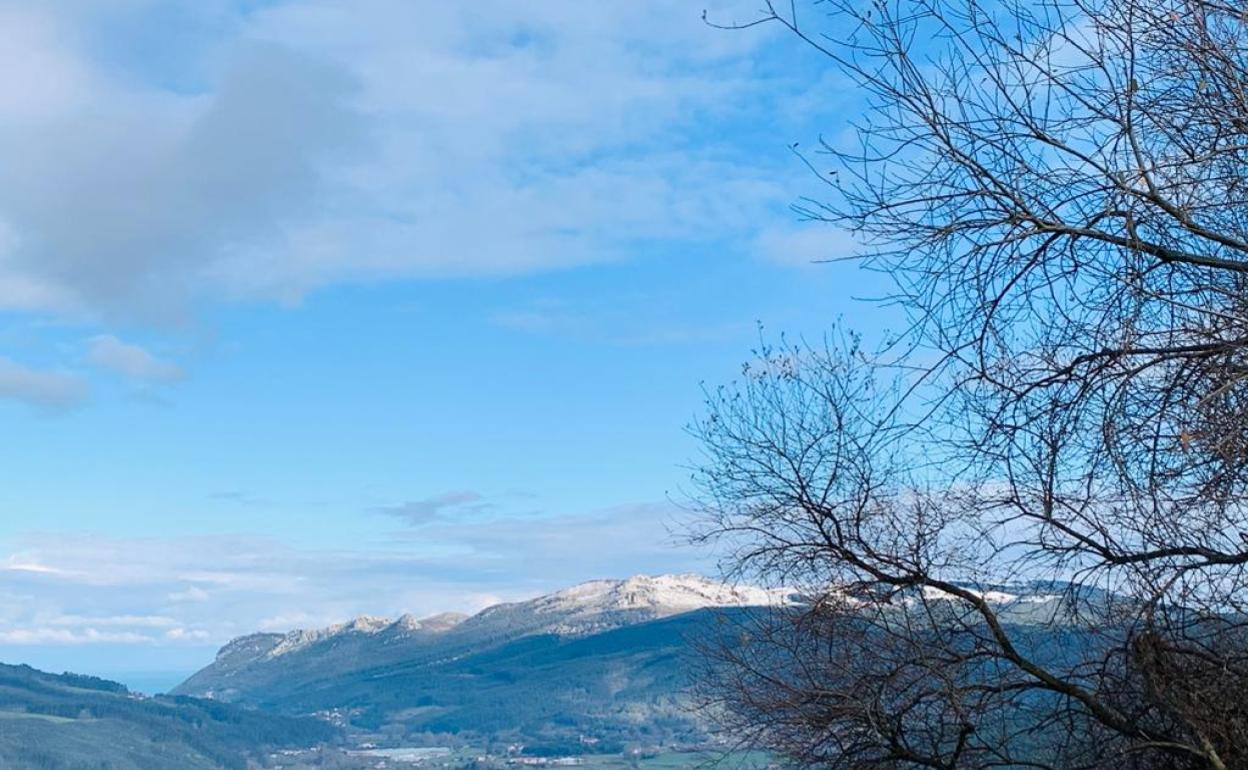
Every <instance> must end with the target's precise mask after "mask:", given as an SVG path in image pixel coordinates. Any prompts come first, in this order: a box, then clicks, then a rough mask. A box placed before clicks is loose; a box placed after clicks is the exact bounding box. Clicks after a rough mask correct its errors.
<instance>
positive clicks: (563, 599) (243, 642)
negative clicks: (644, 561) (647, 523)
mask: <svg viewBox="0 0 1248 770" xmlns="http://www.w3.org/2000/svg"><path fill="white" fill-rule="evenodd" d="M789 594H790V592H788V591H784V590H770V589H764V588H758V587H756V586H744V585H730V584H727V583H721V582H719V581H716V580H711V579H710V578H706V577H703V576H701V575H656V576H648V575H635V576H633V577H630V578H625V579H622V580H591V581H589V582H586V583H580V584H579V585H575V586H572V587H571V588H565V589H563V590H561V591H556V592H555V593H552V594H547V595H544V596H539V597H537V598H535V599H530V600H528V601H522V602H512V603H507V604H499V605H495V606H493V607H489V608H487V609H485V610H483V611H482V612H480V613H479V614H477V615H476V616H473V617H472V618H468V616H465V615H461V614H458V613H443V614H440V615H434V616H432V617H426V618H417V617H416V616H414V615H410V614H408V615H403V616H401V617H399V618H398V619H397V620H395V619H391V618H384V617H376V616H372V615H362V616H360V617H357V618H355V619H353V620H349V621H346V622H344V623H336V624H334V625H331V626H327V627H325V628H315V629H297V630H294V631H290V632H289V633H287V634H284V635H281V634H253V635H251V636H245V637H240V638H239V639H235V640H233V641H231V642H230V643H228V644H227V645H226V646H225V647H222V648H221V651H220V653H218V659H219V660H222V661H223V662H224V661H227V660H230V659H235V658H238V659H247V658H250V659H253V660H254V659H259V658H268V659H272V658H277V657H282V656H285V655H289V654H290V653H293V652H297V651H299V650H304V649H307V648H308V647H311V646H313V645H316V644H320V643H322V642H327V641H332V640H335V639H339V638H342V637H346V636H377V635H379V634H382V633H388V634H396V635H403V636H407V635H412V634H422V633H430V634H441V633H446V632H448V631H451V630H452V629H455V628H457V627H459V626H461V624H465V623H466V621H472V622H468V623H466V625H465V630H467V629H469V628H472V629H473V630H476V631H481V630H483V629H484V630H489V631H494V632H496V633H506V632H510V633H517V632H518V633H536V632H549V633H558V634H581V633H592V632H595V631H600V630H603V629H606V628H611V627H615V626H619V625H627V624H628V623H635V622H641V621H644V620H649V619H658V618H664V617H669V616H671V615H678V614H680V613H682V612H690V611H693V610H698V609H705V608H708V607H750V606H768V605H779V604H784V603H788V602H790V601H791V600H790V597H789Z"/></svg>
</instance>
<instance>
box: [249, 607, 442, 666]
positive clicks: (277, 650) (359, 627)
mask: <svg viewBox="0 0 1248 770" xmlns="http://www.w3.org/2000/svg"><path fill="white" fill-rule="evenodd" d="M457 617H462V616H457V615H455V614H454V613H443V614H441V615H434V616H432V617H428V618H424V619H418V618H416V617H415V616H414V615H403V616H401V617H400V618H399V619H398V620H392V619H390V618H385V617H380V616H377V615H361V616H359V617H357V618H355V619H353V620H349V621H347V622H346V623H335V624H334V625H332V626H327V627H325V628H315V629H306V630H305V629H299V630H295V631H291V632H290V633H288V634H286V635H285V636H283V637H282V640H281V641H280V642H278V643H277V644H276V645H275V646H274V647H273V648H272V649H271V650H269V651H268V652H267V653H266V657H269V658H276V657H278V656H280V655H287V654H289V653H292V652H294V651H296V650H301V649H303V648H305V647H308V646H310V645H313V644H317V643H318V642H323V641H325V640H327V639H332V638H334V637H338V636H345V635H348V634H367V635H370V636H371V635H375V634H379V633H381V632H382V631H386V630H388V629H394V630H396V631H400V632H414V631H433V632H437V631H445V630H447V629H449V628H451V627H453V626H454V625H455V622H456V621H455V620H454V619H455V618H457Z"/></svg>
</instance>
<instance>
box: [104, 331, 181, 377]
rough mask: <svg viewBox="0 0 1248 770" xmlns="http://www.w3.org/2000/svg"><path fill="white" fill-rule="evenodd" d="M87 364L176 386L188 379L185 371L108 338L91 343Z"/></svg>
mask: <svg viewBox="0 0 1248 770" xmlns="http://www.w3.org/2000/svg"><path fill="white" fill-rule="evenodd" d="M87 343H88V348H87V361H88V363H91V364H93V365H95V366H99V367H101V368H104V369H109V370H111V371H114V372H117V373H118V374H122V375H124V376H126V377H131V378H133V379H136V380H151V381H159V382H172V381H175V380H181V379H183V378H185V377H186V372H185V371H183V370H182V367H180V366H178V365H177V364H175V363H173V362H172V361H164V360H161V359H159V358H156V357H155V356H153V355H152V354H151V353H149V352H148V351H146V350H144V349H143V348H141V347H139V346H138V345H132V344H128V343H125V342H122V341H121V340H119V339H117V338H116V337H114V336H112V335H109V334H104V335H99V336H97V337H92V338H91V339H90V340H88V341H87Z"/></svg>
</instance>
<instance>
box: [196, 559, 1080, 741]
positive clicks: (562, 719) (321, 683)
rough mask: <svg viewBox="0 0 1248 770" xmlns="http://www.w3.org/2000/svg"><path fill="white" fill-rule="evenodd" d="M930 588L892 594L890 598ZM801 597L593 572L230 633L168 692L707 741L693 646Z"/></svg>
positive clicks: (382, 726) (470, 735) (995, 593)
mask: <svg viewBox="0 0 1248 770" xmlns="http://www.w3.org/2000/svg"><path fill="white" fill-rule="evenodd" d="M1050 588H1051V587H1047V588H1046V587H1040V586H1024V587H1008V586H1007V587H1001V588H1000V589H999V590H995V589H994V590H992V591H988V592H986V593H984V594H983V596H984V598H985V599H986V600H987V601H989V602H991V603H993V604H994V605H996V606H997V608H998V612H999V614H1000V617H1001V618H1002V621H1003V622H1006V623H1010V624H1024V625H1031V626H1036V627H1037V628H1039V627H1043V626H1047V625H1050V624H1054V623H1057V624H1061V623H1062V622H1063V615H1064V614H1065V613H1066V610H1067V609H1068V605H1067V603H1066V602H1065V600H1064V599H1063V597H1062V595H1061V593H1060V592H1058V591H1055V590H1049V589H1050ZM942 598H949V597H944V596H942V595H939V594H938V592H937V593H933V592H930V591H929V592H924V593H922V594H916V595H914V596H902V595H899V597H898V599H897V607H898V611H899V612H905V611H907V608H908V607H911V606H913V607H916V608H919V607H922V606H924V605H921V604H916V602H920V601H926V602H928V603H930V602H932V601H937V602H939V601H940V600H941V599H942ZM847 601H851V602H852V599H851V598H849V597H847ZM798 602H800V598H799V597H796V596H794V595H792V593H791V592H789V591H785V590H778V591H774V590H765V589H761V588H755V587H749V586H734V585H726V584H723V583H719V582H716V581H713V580H709V579H707V578H704V577H700V576H696V575H661V576H657V577H646V576H636V577H631V578H628V579H624V580H596V581H591V582H589V583H582V584H580V585H577V586H573V587H571V588H568V589H565V590H562V591H558V592H556V593H552V594H549V595H546V596H541V597H538V598H536V599H532V600H529V601H523V602H515V603H510V604H499V605H496V606H493V607H490V608H487V609H485V610H483V611H481V612H480V613H478V614H476V615H473V616H472V617H464V616H461V615H441V616H436V617H433V618H424V619H417V618H414V617H412V616H403V617H400V618H398V619H393V620H392V619H386V618H376V617H360V618H356V619H354V620H352V621H349V622H346V623H341V624H338V625H334V626H330V627H328V628H323V629H315V630H297V631H291V632H289V633H286V634H253V635H251V636H245V637H241V638H239V639H235V640H234V641H232V642H230V643H228V644H227V645H225V646H224V647H222V648H221V651H220V652H219V653H218V655H217V658H216V660H215V661H214V662H213V663H212V664H211V665H209V666H207V667H206V668H204V669H203V670H201V671H199V672H198V673H196V674H195V675H194V676H192V677H191V678H190V679H188V680H187V681H186V682H184V683H183V684H182V685H180V686H179V687H178V688H176V689H175V691H174V692H175V693H180V694H184V695H195V696H201V697H206V698H214V699H218V700H224V701H230V702H236V703H240V704H244V705H247V706H252V707H256V708H260V709H265V710H269V711H273V712H276V713H280V714H286V715H304V714H314V713H319V714H321V715H323V716H329V717H330V718H332V719H334V720H336V721H339V722H340V723H342V724H344V725H345V726H347V727H348V728H349V729H351V730H352V731H355V732H357V733H364V734H367V735H369V736H370V738H369V739H370V740H372V739H374V737H375V738H376V739H379V740H389V741H398V740H409V741H410V740H413V739H416V738H419V739H420V740H439V741H443V742H444V741H445V740H446V739H447V736H448V735H454V736H459V737H460V738H462V739H463V740H466V741H472V742H474V743H477V744H480V743H482V742H486V743H488V742H489V741H491V740H504V741H520V742H525V743H527V744H529V745H530V747H532V746H533V745H534V744H536V745H539V746H544V747H547V748H549V749H550V750H551V751H559V750H566V749H568V748H569V747H576V746H577V745H578V742H579V741H580V740H581V739H582V738H584V737H588V738H590V739H591V740H592V741H593V745H595V746H597V747H598V748H599V749H600V750H611V749H615V748H617V747H620V746H623V745H629V744H638V743H642V744H654V743H662V742H667V743H680V742H696V741H700V740H702V739H704V738H705V735H704V733H703V732H702V728H701V726H700V724H699V722H698V720H697V719H696V718H695V716H694V715H693V714H692V713H691V712H690V710H689V709H688V701H687V698H686V696H685V694H684V693H685V691H686V689H687V685H688V684H689V683H690V681H689V674H690V671H693V670H696V665H697V661H696V660H694V659H693V657H692V656H691V654H690V651H691V643H690V642H691V640H692V639H699V638H701V639H707V638H708V637H711V636H715V635H718V634H724V633H738V632H739V631H740V628H741V626H740V624H739V623H738V622H737V621H745V620H746V619H747V617H748V616H750V615H753V614H755V613H758V612H760V611H764V610H760V608H776V607H780V608H784V607H788V606H791V605H793V604H795V603H798ZM950 607H951V610H952V607H953V605H952V604H951V605H950ZM924 611H926V610H924ZM433 736H438V737H437V738H434V737H433Z"/></svg>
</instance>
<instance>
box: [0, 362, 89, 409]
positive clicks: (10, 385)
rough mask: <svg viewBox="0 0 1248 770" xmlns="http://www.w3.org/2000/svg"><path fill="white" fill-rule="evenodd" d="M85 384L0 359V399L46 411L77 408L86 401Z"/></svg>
mask: <svg viewBox="0 0 1248 770" xmlns="http://www.w3.org/2000/svg"><path fill="white" fill-rule="evenodd" d="M87 395H88V388H87V384H86V382H85V381H83V380H82V379H81V378H79V377H76V376H74V375H71V374H66V373H64V372H61V371H54V370H46V369H32V368H30V367H27V366H23V365H21V364H19V363H17V362H16V361H12V360H10V359H8V358H5V357H3V356H0V398H7V399H12V400H14V401H20V402H22V403H25V404H28V405H30V406H34V407H38V408H40V409H47V410H60V409H67V408H70V407H74V406H78V405H79V404H81V403H83V402H84V401H86V399H87Z"/></svg>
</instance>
